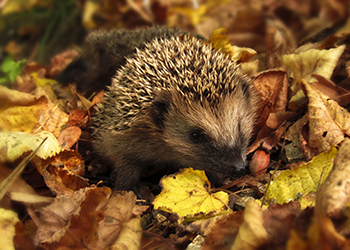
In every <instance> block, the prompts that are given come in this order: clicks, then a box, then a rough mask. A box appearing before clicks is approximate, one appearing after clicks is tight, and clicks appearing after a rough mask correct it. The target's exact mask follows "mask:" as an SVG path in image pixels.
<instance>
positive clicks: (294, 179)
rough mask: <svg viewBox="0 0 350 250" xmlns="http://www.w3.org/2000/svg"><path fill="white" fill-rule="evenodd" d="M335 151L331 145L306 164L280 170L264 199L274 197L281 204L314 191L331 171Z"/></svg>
mask: <svg viewBox="0 0 350 250" xmlns="http://www.w3.org/2000/svg"><path fill="white" fill-rule="evenodd" d="M336 153H337V149H336V148H335V147H334V146H333V147H332V148H331V149H329V150H328V151H326V152H324V153H321V154H319V155H318V156H315V157H314V158H313V159H312V160H311V161H310V162H308V163H306V164H303V165H300V166H297V167H294V168H293V169H291V170H284V171H282V172H281V174H280V175H279V176H277V177H275V178H274V179H273V181H272V183H271V184H270V186H269V189H268V190H267V192H266V200H267V201H270V200H271V199H274V200H276V201H277V203H278V204H283V203H288V202H289V201H291V200H295V199H297V198H298V197H299V198H300V197H302V196H303V195H306V194H308V193H310V192H316V190H317V187H318V185H319V183H320V184H322V183H323V182H324V181H325V180H326V178H327V176H328V174H329V172H330V171H331V169H332V167H333V161H332V160H333V158H334V157H335V155H336ZM321 173H322V175H321ZM321 176H322V179H320V178H321Z"/></svg>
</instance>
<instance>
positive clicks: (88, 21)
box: [82, 0, 100, 29]
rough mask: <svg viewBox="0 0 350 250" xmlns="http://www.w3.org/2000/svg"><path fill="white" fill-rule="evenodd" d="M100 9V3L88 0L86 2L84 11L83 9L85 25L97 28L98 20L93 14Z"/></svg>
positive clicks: (89, 27) (88, 27)
mask: <svg viewBox="0 0 350 250" xmlns="http://www.w3.org/2000/svg"><path fill="white" fill-rule="evenodd" d="M99 9H100V5H99V4H98V3H96V2H95V1H91V0H90V1H86V2H85V4H84V11H83V18H82V19H83V21H82V23H83V26H84V27H85V28H87V29H94V28H96V22H95V21H94V19H93V16H94V14H95V13H96V12H98V11H99Z"/></svg>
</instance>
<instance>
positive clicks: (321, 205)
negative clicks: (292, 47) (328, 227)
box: [316, 138, 350, 218]
mask: <svg viewBox="0 0 350 250" xmlns="http://www.w3.org/2000/svg"><path fill="white" fill-rule="evenodd" d="M349 200H350V139H349V138H346V139H345V140H344V142H343V144H342V145H341V147H340V149H339V151H338V154H337V156H336V158H335V160H334V167H333V171H332V172H331V173H330V174H329V176H328V178H327V180H326V181H325V183H324V184H323V185H322V186H321V188H320V191H319V193H318V194H317V200H316V209H318V210H320V211H322V214H325V215H327V216H329V217H331V218H339V217H342V216H343V214H342V212H343V210H344V209H345V208H346V205H347V203H348V202H349Z"/></svg>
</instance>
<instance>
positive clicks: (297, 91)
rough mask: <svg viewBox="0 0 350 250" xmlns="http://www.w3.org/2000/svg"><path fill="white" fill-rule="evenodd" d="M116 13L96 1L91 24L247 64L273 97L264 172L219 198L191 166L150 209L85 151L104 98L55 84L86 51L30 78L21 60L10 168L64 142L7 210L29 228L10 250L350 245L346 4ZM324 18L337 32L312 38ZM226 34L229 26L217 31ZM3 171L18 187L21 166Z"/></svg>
mask: <svg viewBox="0 0 350 250" xmlns="http://www.w3.org/2000/svg"><path fill="white" fill-rule="evenodd" d="M131 2H132V4H131ZM16 4H17V5H19V2H17V1H12V3H11V4H10V5H9V6H10V7H9V6H7V7H6V8H5V9H6V11H5V12H4V13H5V14H6V13H11V12H15V11H18V9H17V10H16V8H14V7H15V6H16ZM37 4H39V3H37ZM48 4H50V1H48ZM105 4H106V5H103V6H100V5H99V4H95V3H94V4H91V3H86V4H85V5H84V9H83V11H84V18H83V20H84V21H83V22H82V25H83V26H84V25H85V27H90V28H91V27H100V28H101V27H108V26H110V25H111V26H113V25H114V27H116V26H118V27H122V26H127V27H133V25H134V26H138V25H145V22H146V23H147V22H150V21H151V22H153V23H157V22H163V23H165V22H166V23H167V25H169V26H178V27H181V28H183V29H187V30H188V29H189V30H191V31H192V32H193V33H199V34H203V35H204V36H205V37H208V38H209V39H210V40H209V42H210V43H212V44H213V47H215V49H218V50H221V51H222V52H223V53H226V54H227V55H228V56H230V57H231V58H232V60H235V61H237V62H240V63H241V64H240V67H241V68H242V70H243V71H244V72H246V73H247V74H249V75H251V76H252V77H253V84H254V85H255V87H256V89H257V92H258V94H259V96H260V100H259V102H258V105H259V112H258V114H257V116H258V122H257V125H256V127H255V135H254V138H253V140H252V143H251V145H250V147H249V150H248V151H249V155H248V159H249V160H250V166H249V168H250V172H251V174H253V175H254V176H248V175H247V176H245V177H242V178H241V179H238V180H234V181H233V182H229V180H228V184H227V185H225V186H224V187H222V189H220V188H218V187H216V189H211V183H209V182H208V180H207V178H206V176H205V175H204V173H203V172H202V173H201V174H196V171H194V170H184V171H183V172H181V173H178V174H174V175H172V176H168V177H164V178H163V179H162V182H163V184H162V185H161V186H162V188H163V189H162V191H161V190H160V188H159V187H158V189H157V187H156V186H151V187H153V189H152V190H151V191H150V190H149V189H148V188H142V189H141V190H140V191H141V193H142V198H144V199H145V200H138V201H137V199H136V196H135V195H134V194H133V193H132V192H114V191H112V190H111V189H109V188H108V187H104V186H101V184H103V185H108V183H109V180H108V178H102V177H101V176H106V173H105V172H103V171H105V169H104V168H103V166H101V165H99V163H97V164H96V163H95V162H94V159H93V157H92V155H91V152H90V151H89V149H85V148H84V147H85V143H88V142H89V141H90V140H91V135H90V133H91V131H90V130H89V127H90V125H91V120H90V117H91V116H92V115H93V113H94V105H95V104H96V103H98V102H101V97H102V95H103V92H100V93H97V94H96V95H95V96H93V99H92V98H90V97H85V96H83V95H81V94H79V93H77V92H76V90H75V89H74V87H73V86H69V87H67V88H62V87H61V86H59V85H57V84H56V82H55V80H54V79H53V78H54V77H55V75H57V74H58V73H59V72H61V71H62V70H63V69H64V68H65V66H66V65H67V64H68V63H69V62H71V61H72V60H73V59H74V58H75V57H76V56H77V54H78V53H77V52H76V51H74V50H66V51H64V52H63V53H62V54H59V55H57V56H55V57H52V58H49V59H51V64H50V66H42V65H41V64H40V63H37V62H33V61H31V62H30V60H28V62H27V63H26V64H25V66H24V69H23V71H22V73H20V70H19V69H20V67H22V66H21V65H22V64H23V62H24V61H21V60H19V61H18V63H16V61H17V60H13V62H10V64H11V65H15V66H14V67H13V68H12V69H9V68H8V67H7V68H6V67H5V69H6V72H4V73H5V74H7V75H5V77H7V78H6V79H10V80H12V81H14V80H15V85H14V86H13V87H14V88H15V89H17V91H16V90H9V89H8V88H5V87H2V86H1V87H0V99H1V102H0V110H1V116H0V128H1V134H2V136H5V137H3V138H5V139H3V140H1V141H2V145H0V152H1V154H0V158H1V165H0V167H1V168H2V167H3V168H4V169H7V170H8V169H9V168H8V165H11V164H14V165H16V164H18V162H19V161H21V160H22V159H23V158H25V157H26V156H27V154H28V153H30V152H31V151H33V150H34V149H35V146H36V145H37V144H36V143H37V141H38V140H40V138H42V137H41V136H42V135H43V134H47V135H49V137H50V138H52V140H50V141H49V143H48V142H46V143H48V144H47V145H49V146H48V147H47V146H46V148H47V151H45V152H46V153H43V154H42V153H40V154H39V153H37V155H36V156H35V157H34V158H33V159H32V160H31V161H30V164H29V166H28V169H26V170H25V171H24V172H23V175H22V176H23V179H22V178H21V177H18V178H17V180H16V181H15V184H13V185H12V187H9V189H8V193H7V194H5V196H4V198H3V199H2V201H1V202H2V206H3V207H4V208H5V209H6V210H4V214H11V213H12V214H11V216H10V217H11V219H5V220H7V222H2V225H4V224H3V223H7V224H6V225H8V226H9V228H10V229H11V230H12V232H15V233H14V234H12V232H11V234H9V235H7V236H6V240H7V242H9V243H7V244H9V247H12V248H11V249H13V247H15V248H16V249H39V247H41V249H42V248H44V249H57V248H67V247H68V246H69V247H73V248H75V249H119V248H121V247H127V248H128V249H155V248H159V249H184V248H185V247H186V246H187V245H188V243H189V242H193V244H194V242H202V243H200V244H201V246H202V249H261V248H264V247H265V248H267V249H276V248H278V249H331V248H333V249H347V248H348V247H349V241H348V238H349V235H348V233H347V232H348V230H349V225H350V223H349V219H348V218H349V213H348V207H347V204H348V202H349V193H348V182H349V181H348V180H347V176H348V174H347V172H349V171H347V166H349V163H348V160H349V159H348V157H347V155H349V154H348V152H347V149H348V148H349V140H348V137H349V128H350V126H349V120H350V119H349V113H348V109H349V102H350V101H349V94H348V93H349V90H350V80H349V73H350V70H349V68H350V67H349V65H350V63H349V46H348V45H347V43H346V41H347V40H348V38H349V36H350V33H349V29H348V27H349V23H350V21H349V16H348V13H347V11H346V10H347V7H346V3H342V2H337V3H335V2H331V1H323V2H322V3H321V4H320V3H318V4H320V5H319V6H318V8H316V9H314V6H313V5H312V4H310V3H309V2H303V3H301V2H296V1H289V2H285V3H282V2H281V3H276V4H274V5H273V4H267V3H265V2H261V1H253V2H252V3H248V2H247V3H244V2H242V1H236V0H231V1H220V2H219V3H218V2H215V3H214V2H213V1H207V2H199V3H198V4H199V6H198V8H197V9H196V11H194V10H193V6H192V5H191V4H189V3H185V2H184V3H175V2H173V1H170V2H169V3H168V4H164V3H163V2H160V1H154V2H152V3H150V5H151V7H152V8H144V6H143V5H142V4H141V3H138V2H136V1H127V3H120V4H118V5H116V4H114V3H112V2H111V1H109V0H107V1H105ZM130 4H131V5H130ZM39 5H40V4H39ZM129 5H130V6H129ZM19 6H20V5H19ZM34 6H35V3H34ZM106 6H109V8H107V7H106ZM26 8H28V7H26ZM29 8H30V7H29ZM150 10H151V12H152V11H153V13H151V12H150ZM157 10H158V11H157ZM116 13H118V14H120V15H117V14H116ZM160 13H167V14H160ZM315 13H318V15H316V16H315ZM130 14H131V15H133V16H135V15H137V16H138V17H139V19H137V20H138V21H136V22H139V23H137V24H136V23H127V22H128V21H127V20H129V19H128V18H126V17H127V16H128V15H130ZM267 17H268V18H267ZM6 20H7V19H6ZM96 20H99V21H98V22H96ZM129 22H130V21H129ZM324 23H328V24H330V25H332V24H333V26H328V27H330V28H328V29H325V30H323V31H321V32H320V33H318V34H317V35H316V36H313V35H310V34H311V32H310V31H311V27H315V29H316V28H317V29H320V28H323V27H325V26H324ZM111 26H110V27H111ZM220 26H221V27H225V29H217V30H215V28H217V27H220ZM28 31H29V30H28ZM28 31H27V32H28ZM29 32H30V31H29ZM210 34H212V35H210ZM307 36H309V37H307ZM305 37H307V38H306V39H304V38H305ZM302 39H304V40H303V41H302ZM300 42H301V43H300ZM298 44H302V45H301V46H299V45H298ZM20 48H21V47H20V46H19V45H18V44H17V42H16V41H15V40H12V41H11V42H9V44H8V46H7V47H6V52H7V51H10V53H12V54H13V55H14V57H13V58H20V57H19V56H18V55H19V54H18V51H20ZM16 53H17V54H16ZM48 55H49V53H48ZM2 79H3V78H2ZM19 90H20V91H19ZM24 92H27V93H24ZM91 100H92V101H91ZM18 134H20V135H21V137H17V135H18ZM9 138H13V139H11V140H10V139H9ZM26 141H28V143H25V142H26ZM44 148H45V147H44ZM63 148H64V149H63ZM336 148H339V150H338V152H337V150H336ZM333 161H334V164H333ZM277 167H278V168H279V170H278V171H277V172H275V171H273V170H274V169H276V168H277ZM1 172H2V174H1V176H0V179H1V180H4V179H5V178H6V176H7V175H8V171H1ZM34 172H35V173H37V174H33V173H34ZM5 173H6V174H5ZM184 173H185V177H183V175H184ZM186 176H187V177H186ZM199 176H200V178H199ZM24 180H26V182H25V181H24ZM189 180H191V181H189ZM194 180H195V181H194ZM268 182H270V183H272V184H271V185H270V186H269V187H268V189H267V191H266V194H267V196H266V199H267V200H268V204H260V203H259V202H260V201H261V200H262V198H263V197H262V196H263V194H264V192H265V190H266V188H267V185H266V184H267V183H268ZM24 183H26V184H24ZM27 183H29V185H28V184H27ZM190 183H192V184H190ZM193 183H197V185H193ZM26 185H27V186H26ZM15 186H18V187H21V188H17V189H16V188H15ZM41 186H44V187H45V188H46V191H45V192H43V190H42V189H39V188H38V187H41ZM32 187H33V188H32ZM168 187H170V188H168ZM154 190H158V191H155V192H154ZM223 191H225V192H226V193H225V192H223ZM159 193H160V194H159ZM40 194H45V196H43V195H40ZM181 194H183V195H181ZM196 194H200V195H196ZM155 195H156V198H154V196H155ZM153 200H154V201H153ZM254 200H255V201H254ZM13 201H17V202H20V203H21V204H22V205H23V206H24V208H25V209H26V211H27V214H26V215H25V216H24V217H23V214H21V213H20V210H15V211H16V212H17V213H18V215H16V214H14V213H13V212H12V211H11V209H12V206H11V202H13ZM151 201H153V202H154V203H153V205H154V207H152V206H150V205H151ZM275 202H276V203H275ZM139 204H146V205H143V206H141V205H139ZM156 208H158V209H156ZM9 212H10V213H9ZM12 215H13V216H12ZM10 217H9V218H10ZM13 218H14V219H13ZM16 218H20V219H21V220H22V221H18V219H16ZM4 238H5V234H4ZM12 238H13V240H12V241H11V239H12ZM194 239H195V240H194ZM11 243H12V244H11ZM197 246H198V245H197ZM198 247H199V246H198Z"/></svg>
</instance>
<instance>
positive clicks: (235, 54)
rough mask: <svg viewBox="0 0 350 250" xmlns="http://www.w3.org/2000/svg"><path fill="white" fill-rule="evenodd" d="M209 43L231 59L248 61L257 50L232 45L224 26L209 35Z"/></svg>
mask: <svg viewBox="0 0 350 250" xmlns="http://www.w3.org/2000/svg"><path fill="white" fill-rule="evenodd" d="M209 40H210V43H211V44H212V45H213V47H214V48H215V49H217V50H220V51H221V52H222V53H224V54H226V55H228V56H230V58H231V60H232V61H239V62H240V63H241V62H248V61H249V60H250V58H252V57H253V56H255V55H256V54H257V52H256V51H255V50H253V49H250V48H244V47H243V48H242V47H238V46H232V45H231V43H230V39H229V37H228V35H226V29H225V28H219V29H216V30H214V31H213V33H212V34H211V35H210V38H209Z"/></svg>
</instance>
